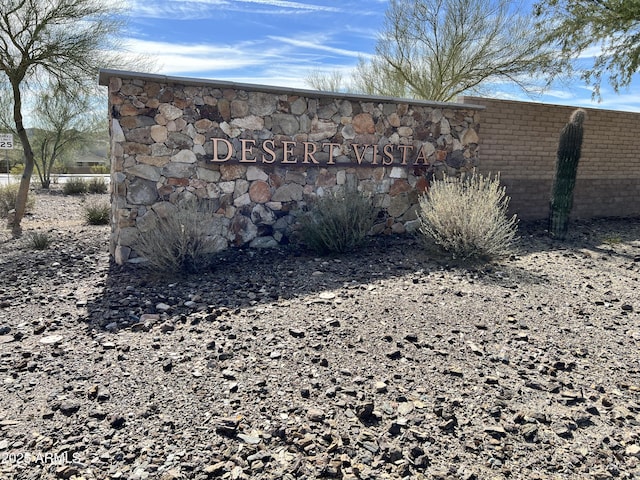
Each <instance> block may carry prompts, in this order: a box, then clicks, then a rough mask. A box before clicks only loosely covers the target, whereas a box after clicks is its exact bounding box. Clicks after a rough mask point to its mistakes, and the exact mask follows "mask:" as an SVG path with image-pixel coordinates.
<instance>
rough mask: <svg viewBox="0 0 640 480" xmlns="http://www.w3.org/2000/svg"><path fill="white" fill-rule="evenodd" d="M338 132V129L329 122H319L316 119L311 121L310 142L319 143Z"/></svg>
mask: <svg viewBox="0 0 640 480" xmlns="http://www.w3.org/2000/svg"><path fill="white" fill-rule="evenodd" d="M337 131H338V127H337V125H336V124H335V123H333V122H332V121H330V120H319V119H318V118H317V117H316V118H314V119H313V120H311V132H310V133H309V141H310V142H319V141H321V140H326V139H327V138H331V137H333V136H334V135H335V134H336V132H337Z"/></svg>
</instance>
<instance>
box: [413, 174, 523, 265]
mask: <svg viewBox="0 0 640 480" xmlns="http://www.w3.org/2000/svg"><path fill="white" fill-rule="evenodd" d="M508 206H509V197H508V196H506V194H505V189H504V187H501V186H500V177H499V176H496V177H495V178H491V176H488V177H483V176H482V175H480V174H478V173H474V174H472V175H471V176H469V177H467V178H465V179H458V178H446V179H444V180H435V181H434V182H432V184H431V187H430V189H429V191H428V193H427V194H425V195H423V196H422V197H421V198H420V209H419V210H418V214H419V218H420V223H421V226H420V228H419V231H420V233H422V235H423V236H424V237H425V239H427V240H429V241H432V242H433V243H435V245H436V246H438V247H439V248H440V249H441V250H443V251H444V252H446V253H448V254H450V255H451V256H452V257H454V258H460V259H478V260H486V259H491V258H495V257H500V256H503V255H506V254H507V253H508V252H509V250H510V248H511V246H512V244H513V240H514V239H515V235H516V232H517V224H518V220H517V218H516V216H515V215H514V216H513V217H511V218H508V217H507V209H508Z"/></svg>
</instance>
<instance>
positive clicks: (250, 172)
mask: <svg viewBox="0 0 640 480" xmlns="http://www.w3.org/2000/svg"><path fill="white" fill-rule="evenodd" d="M247 180H249V181H250V182H253V181H255V180H262V181H263V182H266V181H267V180H269V175H267V174H266V173H264V170H262V169H261V168H258V167H254V166H253V165H252V166H250V167H249V168H247Z"/></svg>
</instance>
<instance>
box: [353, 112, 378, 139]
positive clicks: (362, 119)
mask: <svg viewBox="0 0 640 480" xmlns="http://www.w3.org/2000/svg"><path fill="white" fill-rule="evenodd" d="M352 125H353V128H354V129H355V131H356V133H360V134H362V133H370V134H372V133H376V125H375V123H374V122H373V117H372V116H371V114H369V113H360V114H358V115H356V116H355V117H353V122H352Z"/></svg>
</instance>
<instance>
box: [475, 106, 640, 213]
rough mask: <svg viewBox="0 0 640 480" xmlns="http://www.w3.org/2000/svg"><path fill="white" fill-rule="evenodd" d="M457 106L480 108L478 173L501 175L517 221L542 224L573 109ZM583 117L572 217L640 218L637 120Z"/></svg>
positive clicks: (627, 115) (604, 113) (606, 113)
mask: <svg viewBox="0 0 640 480" xmlns="http://www.w3.org/2000/svg"><path fill="white" fill-rule="evenodd" d="M463 101H465V102H469V103H470V104H473V105H482V106H484V107H485V110H484V111H483V112H482V129H481V132H480V136H481V143H480V152H479V157H480V159H479V165H478V170H479V171H480V172H481V173H485V174H487V173H493V174H496V173H498V172H500V179H501V182H502V183H503V184H504V185H505V186H506V190H507V195H509V196H510V197H511V201H510V204H509V205H510V209H511V210H512V211H513V212H514V213H517V214H518V217H520V218H521V219H525V220H535V219H545V218H547V216H548V213H549V199H550V196H551V187H552V183H553V178H554V175H555V162H556V152H557V149H558V139H559V136H560V130H562V128H563V127H564V125H565V124H566V123H567V122H568V121H569V116H570V115H571V112H573V111H574V110H575V109H576V108H577V107H567V106H560V105H549V104H542V103H532V102H517V101H513V100H497V99H488V98H477V97H466V98H464V99H463ZM584 110H586V112H587V120H586V121H585V124H584V141H583V145H582V155H581V158H580V163H579V165H578V176H577V179H576V187H575V192H574V201H573V210H572V212H571V215H572V217H574V218H594V217H635V216H640V202H638V199H639V198H640V153H639V149H638V132H639V131H640V113H632V112H620V111H612V110H601V109H594V108H585V109H584Z"/></svg>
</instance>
